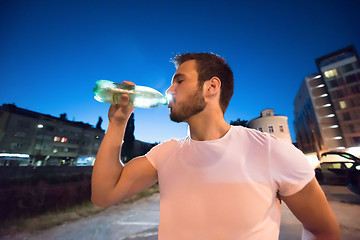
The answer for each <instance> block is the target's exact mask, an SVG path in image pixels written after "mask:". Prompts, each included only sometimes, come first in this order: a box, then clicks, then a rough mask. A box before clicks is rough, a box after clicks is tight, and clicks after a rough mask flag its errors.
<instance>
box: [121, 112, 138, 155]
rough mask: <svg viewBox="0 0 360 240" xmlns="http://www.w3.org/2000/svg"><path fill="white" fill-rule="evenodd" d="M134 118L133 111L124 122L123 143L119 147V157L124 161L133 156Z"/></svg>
mask: <svg viewBox="0 0 360 240" xmlns="http://www.w3.org/2000/svg"><path fill="white" fill-rule="evenodd" d="M134 131H135V120H134V113H132V114H131V116H130V118H129V121H128V122H127V124H126V128H125V134H124V143H123V145H122V147H121V158H122V159H123V161H124V162H127V161H129V160H130V159H132V158H133V157H134V142H135V136H134Z"/></svg>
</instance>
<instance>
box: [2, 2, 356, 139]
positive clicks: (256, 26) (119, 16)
mask: <svg viewBox="0 0 360 240" xmlns="http://www.w3.org/2000/svg"><path fill="white" fill-rule="evenodd" d="M359 11H360V1H359V0H337V1H331V0H319V1H313V0H312V1H310V0H306V1H305V0H304V1H290V0H286V1H285V0H284V1H283V0H281V1H265V0H263V1H257V0H254V1H209V0H207V1H203V0H201V1H200V0H193V1H177V2H176V3H175V1H165V0H164V1H157V0H153V1H145V0H138V1H136V0H132V1H130V0H128V1H120V0H118V1H115V0H114V1H109V0H108V1H106V0H105V1H95V0H93V1H91V0H86V1H85V0H51V1H48V0H43V1H40V0H23V1H21V0H18V1H14V0H0V24H1V25H0V31H1V37H0V80H1V88H0V104H3V103H15V104H16V105H17V106H18V107H21V108H27V109H30V110H33V111H38V112H41V113H46V114H50V115H53V116H60V114H61V113H67V116H68V119H69V120H75V121H83V122H87V123H90V124H92V125H95V124H96V122H97V120H98V117H99V116H101V117H102V118H103V119H104V123H103V125H102V126H103V128H107V124H108V121H107V110H108V104H104V103H98V102H96V101H95V100H94V99H93V93H92V89H93V87H94V86H95V81H96V80H99V79H107V80H111V81H115V82H120V81H123V80H128V81H133V82H135V83H136V84H138V85H146V86H150V87H153V88H156V89H158V90H159V91H161V92H165V90H166V89H167V88H168V86H169V84H170V81H171V77H172V75H173V73H174V71H175V68H174V66H173V64H172V63H171V62H170V61H169V60H170V58H171V57H173V56H174V55H175V54H176V53H183V52H188V51H192V52H213V53H216V54H219V55H221V56H223V57H224V58H225V59H226V60H227V61H228V63H229V65H230V66H231V67H232V69H233V71H234V76H235V93H234V97H233V99H232V101H231V102H230V106H229V108H228V110H227V113H226V114H225V119H226V120H227V122H230V120H236V119H237V118H241V119H245V120H250V119H252V118H255V117H258V116H259V114H260V111H261V110H263V109H265V108H273V109H275V113H276V114H280V115H285V116H287V117H289V127H290V131H291V134H292V138H293V139H295V133H294V131H293V124H292V121H293V118H294V117H293V101H294V98H295V96H296V93H297V91H298V89H299V87H300V85H301V82H302V81H303V79H304V78H305V76H308V75H310V74H312V73H314V72H316V71H317V69H316V65H315V58H317V57H321V56H323V55H326V54H328V53H330V52H333V51H335V50H338V49H340V48H343V47H345V46H348V45H351V44H353V45H355V47H356V48H357V50H358V51H359V49H360V31H359V26H360V14H359ZM186 130H187V127H186V124H176V123H172V122H171V121H170V120H169V117H168V109H167V108H166V107H162V108H158V109H136V110H135V137H136V138H137V139H140V140H144V141H149V142H155V141H158V142H159V141H164V140H166V139H169V138H171V137H183V136H184V135H185V134H186Z"/></svg>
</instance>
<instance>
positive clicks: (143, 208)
mask: <svg viewBox="0 0 360 240" xmlns="http://www.w3.org/2000/svg"><path fill="white" fill-rule="evenodd" d="M322 188H323V190H324V192H325V194H326V196H327V198H328V200H329V203H330V205H331V207H332V209H333V211H334V212H335V214H336V216H337V218H338V221H339V223H340V226H341V230H342V239H343V240H354V239H360V218H359V216H360V195H356V194H354V193H351V192H350V191H349V190H348V189H347V188H346V187H344V186H322ZM159 200H160V198H159V194H154V195H152V196H150V197H148V198H144V199H140V200H138V201H136V202H134V203H128V204H120V205H117V206H113V207H110V208H108V209H106V210H105V211H103V212H101V213H99V214H97V215H94V216H91V217H87V218H84V219H80V220H78V221H75V222H69V223H65V224H63V225H61V226H58V227H55V228H52V229H48V230H46V231H43V232H39V233H35V234H29V233H22V234H17V235H13V236H6V237H3V238H1V240H38V239H51V240H73V239H77V240H83V239H84V240H85V239H86V240H91V239H94V240H95V239H96V240H113V239H114V240H115V239H116V240H156V239H157V232H158V221H159V215H160V207H159ZM301 232H302V226H301V223H300V222H299V221H298V220H297V219H296V218H295V217H294V216H293V215H292V213H291V212H290V210H289V209H288V208H287V207H286V205H285V204H284V207H283V211H282V220H281V227H280V236H279V239H280V240H289V239H290V240H291V239H301Z"/></svg>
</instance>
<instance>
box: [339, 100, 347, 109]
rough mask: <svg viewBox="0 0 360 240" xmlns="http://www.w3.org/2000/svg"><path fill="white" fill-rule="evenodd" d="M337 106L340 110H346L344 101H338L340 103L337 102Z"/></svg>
mask: <svg viewBox="0 0 360 240" xmlns="http://www.w3.org/2000/svg"><path fill="white" fill-rule="evenodd" d="M339 105H340V108H341V109H344V108H346V102H345V101H340V102H339Z"/></svg>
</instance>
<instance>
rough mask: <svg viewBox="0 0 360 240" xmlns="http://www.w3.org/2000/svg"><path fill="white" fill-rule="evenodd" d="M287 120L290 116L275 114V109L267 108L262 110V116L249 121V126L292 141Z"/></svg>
mask: <svg viewBox="0 0 360 240" xmlns="http://www.w3.org/2000/svg"><path fill="white" fill-rule="evenodd" d="M287 120H288V118H287V117H286V116H280V115H275V114H274V110H273V109H265V110H263V111H261V115H260V117H258V118H255V119H252V120H251V121H249V123H248V126H249V127H250V128H254V129H257V130H259V131H261V132H268V133H270V134H272V135H274V136H276V137H278V138H280V139H282V140H284V141H286V142H289V143H291V136H290V131H289V126H288V122H287Z"/></svg>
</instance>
